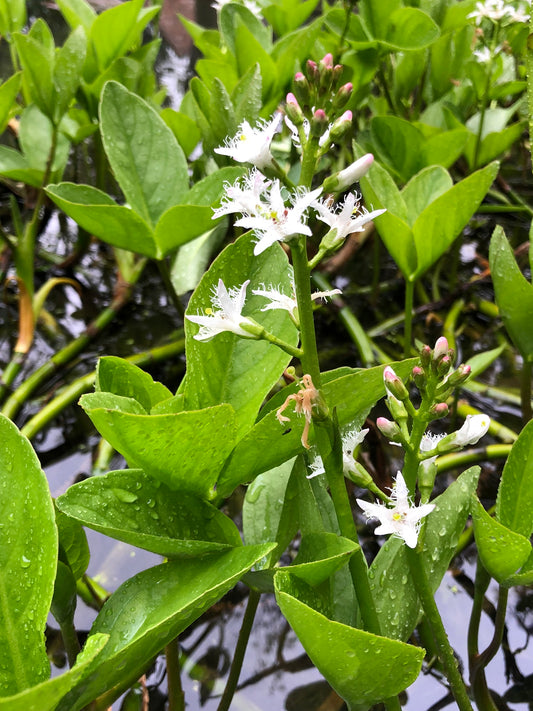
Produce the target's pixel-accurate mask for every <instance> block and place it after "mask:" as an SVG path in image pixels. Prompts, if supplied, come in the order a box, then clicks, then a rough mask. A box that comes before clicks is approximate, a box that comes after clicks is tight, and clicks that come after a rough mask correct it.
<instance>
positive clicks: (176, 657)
mask: <svg viewBox="0 0 533 711" xmlns="http://www.w3.org/2000/svg"><path fill="white" fill-rule="evenodd" d="M165 657H166V660H167V688H168V711H185V694H184V693H183V687H182V686H181V675H180V648H179V642H178V638H176V639H173V640H172V642H169V643H168V644H167V646H166V647H165Z"/></svg>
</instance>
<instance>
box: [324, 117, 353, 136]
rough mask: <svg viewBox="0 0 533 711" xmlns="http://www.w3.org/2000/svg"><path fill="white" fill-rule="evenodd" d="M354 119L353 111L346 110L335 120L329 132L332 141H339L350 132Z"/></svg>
mask: <svg viewBox="0 0 533 711" xmlns="http://www.w3.org/2000/svg"><path fill="white" fill-rule="evenodd" d="M352 119H353V114H352V112H351V111H345V112H344V113H343V114H342V116H341V117H340V118H338V119H337V120H336V121H335V123H334V124H333V126H332V127H331V130H330V132H329V135H330V136H331V140H332V141H338V140H339V139H340V138H342V137H343V136H345V135H346V134H347V133H348V131H349V130H350V129H351V127H352Z"/></svg>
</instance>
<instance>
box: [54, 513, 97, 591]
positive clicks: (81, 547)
mask: <svg viewBox="0 0 533 711" xmlns="http://www.w3.org/2000/svg"><path fill="white" fill-rule="evenodd" d="M56 525H57V530H58V534H59V558H60V560H62V561H63V562H64V563H65V564H66V565H68V566H69V568H70V569H71V570H72V574H73V575H74V578H75V580H79V579H80V578H81V576H82V575H83V574H84V573H85V571H86V570H87V566H88V565H89V560H90V557H91V554H90V552H89V544H88V543H87V536H86V535H85V531H84V530H83V528H82V527H81V526H80V524H79V523H78V522H77V521H73V520H72V519H71V518H69V517H68V516H65V514H63V513H61V511H59V510H57V509H56Z"/></svg>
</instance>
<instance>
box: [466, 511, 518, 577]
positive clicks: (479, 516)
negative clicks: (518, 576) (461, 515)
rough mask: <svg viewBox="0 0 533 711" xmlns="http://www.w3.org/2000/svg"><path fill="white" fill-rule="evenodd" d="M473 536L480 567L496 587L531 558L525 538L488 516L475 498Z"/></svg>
mask: <svg viewBox="0 0 533 711" xmlns="http://www.w3.org/2000/svg"><path fill="white" fill-rule="evenodd" d="M472 519H473V521H474V536H475V539H476V545H477V550H478V553H479V557H480V560H481V562H482V563H483V567H484V568H485V570H486V571H487V572H488V573H489V575H490V576H491V577H493V578H494V580H496V581H497V582H498V583H500V584H502V583H505V581H506V580H507V578H510V577H511V576H512V575H513V574H514V573H516V572H517V571H518V570H519V568H521V567H522V566H523V565H524V563H525V562H526V561H527V559H528V558H529V556H530V554H531V543H530V542H529V539H528V538H525V537H524V536H522V535H520V534H519V533H515V532H514V531H511V530H510V529H509V528H507V527H506V526H503V525H502V524H501V523H499V522H498V521H496V520H495V519H493V518H492V516H490V514H488V513H487V512H486V511H485V509H484V508H483V506H482V505H481V504H480V502H479V500H478V499H477V497H474V501H473V506H472Z"/></svg>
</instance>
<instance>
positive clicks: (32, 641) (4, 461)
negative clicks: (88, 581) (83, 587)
mask: <svg viewBox="0 0 533 711" xmlns="http://www.w3.org/2000/svg"><path fill="white" fill-rule="evenodd" d="M0 482H1V489H2V498H1V500H0V522H1V524H2V525H1V527H0V669H1V674H0V696H11V695H13V694H16V693H18V692H21V691H24V690H25V689H28V688H29V687H31V686H34V685H35V684H38V683H40V682H41V681H44V680H45V679H48V676H49V673H50V664H49V661H48V657H47V655H46V649H45V640H44V629H45V625H46V618H47V615H48V610H49V608H50V602H51V600H52V594H53V590H54V580H55V575H56V562H57V529H56V525H55V516H54V508H53V506H52V499H51V496H50V491H49V489H48V483H47V481H46V477H45V475H44V472H43V471H42V469H41V466H40V464H39V460H38V459H37V455H36V454H35V452H34V451H33V448H32V446H31V444H30V443H29V441H28V440H27V439H26V437H24V436H23V435H21V434H20V432H19V431H18V429H17V428H16V427H15V425H14V424H13V423H12V422H11V421H10V420H8V419H7V418H6V417H4V416H3V415H1V416H0Z"/></svg>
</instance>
